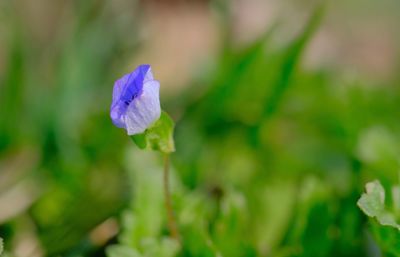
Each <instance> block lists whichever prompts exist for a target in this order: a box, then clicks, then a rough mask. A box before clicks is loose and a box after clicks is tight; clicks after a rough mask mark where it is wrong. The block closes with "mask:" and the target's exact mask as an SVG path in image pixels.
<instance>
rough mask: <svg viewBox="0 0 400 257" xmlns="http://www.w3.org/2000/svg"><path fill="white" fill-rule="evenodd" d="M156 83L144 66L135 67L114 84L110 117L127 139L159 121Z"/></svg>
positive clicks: (159, 109) (149, 68)
mask: <svg viewBox="0 0 400 257" xmlns="http://www.w3.org/2000/svg"><path fill="white" fill-rule="evenodd" d="M159 91H160V83H159V82H158V81H157V80H154V78H153V74H152V73H151V67H150V65H148V64H143V65H140V66H138V67H137V68H136V69H135V70H134V71H133V72H131V73H129V74H126V75H124V76H123V77H122V78H120V79H119V80H117V81H116V82H115V84H114V89H113V99H112V104H111V110H110V116H111V119H112V122H113V123H114V125H115V126H117V127H119V128H124V129H126V131H127V132H128V135H135V134H140V133H143V132H144V131H145V130H146V129H147V128H148V127H149V126H150V125H151V124H153V123H154V122H155V121H157V120H158V119H159V118H160V114H161V108H160V99H159Z"/></svg>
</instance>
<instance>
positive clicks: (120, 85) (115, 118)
mask: <svg viewBox="0 0 400 257" xmlns="http://www.w3.org/2000/svg"><path fill="white" fill-rule="evenodd" d="M152 80H154V79H153V74H152V72H151V67H150V65H148V64H144V65H140V66H138V67H137V68H136V69H135V70H134V71H133V72H131V73H129V74H126V75H124V76H123V77H122V78H120V79H119V80H117V81H116V82H115V84H114V89H113V100H112V104H111V110H110V116H111V120H112V122H113V123H114V125H115V126H117V127H119V128H125V129H126V124H125V115H126V112H127V108H128V106H129V105H130V103H131V102H132V101H133V100H134V99H135V98H137V97H138V96H139V95H141V94H142V90H143V85H144V84H145V83H147V82H148V81H152Z"/></svg>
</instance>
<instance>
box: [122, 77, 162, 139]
mask: <svg viewBox="0 0 400 257" xmlns="http://www.w3.org/2000/svg"><path fill="white" fill-rule="evenodd" d="M159 92H160V83H159V82H158V81H156V80H151V81H147V82H146V83H145V84H144V85H143V92H142V94H141V95H140V96H138V97H137V98H136V99H134V100H133V101H132V102H131V104H130V105H129V106H128V109H127V111H126V115H125V124H126V130H127V132H128V135H135V134H140V133H143V132H144V131H145V130H146V129H147V128H148V127H150V125H152V124H153V123H154V122H156V121H157V120H158V119H159V118H160V115H161V107H160V95H159Z"/></svg>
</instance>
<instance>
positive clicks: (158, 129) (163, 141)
mask: <svg viewBox="0 0 400 257" xmlns="http://www.w3.org/2000/svg"><path fill="white" fill-rule="evenodd" d="M174 126H175V124H174V121H173V120H172V119H171V117H169V115H168V114H167V113H166V112H164V111H162V112H161V116H160V118H159V119H158V120H157V121H156V122H155V123H154V124H153V125H151V126H150V127H149V128H148V129H146V131H145V132H143V133H142V134H138V135H134V136H132V139H133V141H134V142H135V143H136V145H137V146H138V147H139V148H141V149H146V148H147V149H152V150H156V151H160V152H162V153H166V154H168V153H172V152H174V151H175V144H174Z"/></svg>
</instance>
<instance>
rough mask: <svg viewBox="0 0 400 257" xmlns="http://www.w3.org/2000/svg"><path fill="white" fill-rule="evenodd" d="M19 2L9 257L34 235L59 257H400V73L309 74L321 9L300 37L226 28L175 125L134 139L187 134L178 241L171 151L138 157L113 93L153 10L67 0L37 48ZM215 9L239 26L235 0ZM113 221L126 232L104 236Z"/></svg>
mask: <svg viewBox="0 0 400 257" xmlns="http://www.w3.org/2000/svg"><path fill="white" fill-rule="evenodd" d="M14 2H15V1H4V3H1V6H2V7H5V8H4V10H5V11H3V8H0V10H1V11H0V13H1V15H3V16H1V18H2V21H4V25H5V26H6V31H7V32H9V31H10V33H4V41H3V39H2V42H1V43H2V46H3V43H4V46H5V49H6V50H5V51H1V52H2V53H0V54H4V53H5V54H6V56H5V57H6V58H4V67H5V69H3V70H2V71H0V81H1V86H0V91H1V92H0V170H1V172H0V189H1V190H0V203H1V204H3V200H4V199H6V200H7V199H9V198H8V197H9V196H10V195H11V196H13V197H17V198H16V199H18V201H12V202H11V203H12V204H10V202H7V203H6V204H7V207H9V208H7V212H4V210H3V209H1V210H0V214H2V215H0V216H1V217H2V218H3V217H4V216H3V214H4V213H6V214H7V215H9V216H7V217H6V218H4V219H2V220H1V222H2V223H3V224H1V225H0V233H1V236H2V238H4V239H5V241H6V242H12V244H11V243H10V244H7V254H10V256H12V255H11V254H13V252H14V251H15V249H14V248H15V246H17V245H19V244H23V243H25V242H23V241H22V242H21V241H20V240H21V238H22V240H23V239H24V238H25V236H26V238H28V239H29V242H30V243H32V244H35V247H36V248H35V249H40V250H41V251H42V252H43V254H44V255H45V256H66V257H75V256H88V257H94V256H103V255H104V254H107V256H109V257H119V256H121V257H125V256H126V257H133V256H134V257H137V256H141V257H145V256H146V257H147V256H161V257H163V256H165V257H172V256H178V257H180V256H199V257H200V256H201V257H202V256H210V257H215V256H218V257H220V256H229V257H231V256H232V257H235V256H278V257H284V256H288V257H289V256H302V257H309V256H313V257H319V256H321V257H322V256H323V257H326V256H332V257H338V256H379V252H380V251H381V252H382V253H383V254H384V256H399V252H398V249H399V247H398V242H399V241H400V238H399V231H398V229H397V227H398V223H397V222H398V218H399V216H400V193H399V192H400V186H398V185H396V183H395V182H394V181H397V180H398V166H399V160H400V159H399V158H400V157H399V156H400V148H399V145H400V144H399V142H400V136H399V135H400V119H399V117H398V113H400V105H399V104H398V103H399V102H400V90H399V87H396V86H395V85H398V84H399V78H393V79H387V80H385V81H378V82H372V81H371V80H369V79H367V78H363V77H357V79H355V80H353V79H351V80H349V79H348V77H346V76H344V75H343V74H342V73H340V72H337V71H336V70H334V69H330V68H322V67H321V68H319V69H310V68H305V66H304V65H303V62H302V61H303V59H302V56H303V54H304V53H305V52H306V51H309V50H311V51H313V49H311V48H310V40H312V39H313V35H314V33H315V32H316V31H317V29H318V26H319V24H320V22H321V21H322V19H321V18H322V14H323V13H322V11H321V10H320V9H318V10H317V11H316V12H315V13H314V14H313V15H311V18H310V20H309V22H308V23H307V24H304V26H303V29H302V30H300V32H299V33H298V34H296V35H294V36H293V37H286V36H285V37H282V35H280V34H279V33H280V32H281V31H282V30H281V29H282V27H281V26H279V24H278V25H276V26H274V27H272V28H269V29H268V30H267V31H266V32H265V33H264V35H262V36H261V37H260V38H259V39H257V40H255V41H254V42H251V43H250V44H249V45H244V46H241V47H238V46H237V45H235V44H233V43H232V42H233V40H232V38H231V37H230V36H231V33H230V32H231V31H233V29H232V28H229V27H221V28H220V29H221V31H222V33H224V34H223V40H224V41H223V42H222V44H221V48H220V49H219V51H218V52H217V54H216V55H215V56H213V57H214V58H212V59H211V61H210V63H207V67H208V72H205V73H201V72H199V73H200V76H198V77H196V78H193V79H192V80H190V81H189V82H187V87H186V89H185V90H184V91H183V92H181V93H179V94H177V95H173V94H171V95H169V98H166V97H165V96H163V97H161V100H162V101H163V103H162V105H163V106H165V110H168V113H171V115H172V116H173V117H174V118H175V120H176V128H174V123H173V122H172V120H171V119H170V118H169V117H168V116H167V115H166V114H165V113H163V114H162V116H161V118H160V120H159V121H158V122H157V123H155V124H154V126H153V127H152V128H150V129H149V130H148V131H146V132H145V133H144V134H142V135H139V136H135V137H134V140H135V143H136V144H137V145H138V146H139V147H141V148H146V149H154V150H158V151H161V152H172V151H174V150H175V145H174V144H173V140H172V136H174V139H175V143H176V151H175V152H174V154H172V155H171V175H172V177H171V180H172V183H171V189H172V193H173V205H174V206H173V209H174V211H175V215H176V219H177V221H178V222H177V223H178V226H179V231H180V234H181V236H182V242H181V243H177V242H176V241H174V240H173V239H172V238H170V237H169V235H168V229H167V224H166V215H165V207H164V197H163V193H162V170H161V169H162V163H161V160H160V156H159V154H158V153H157V152H153V151H139V150H138V149H137V148H136V147H134V146H133V145H132V142H129V140H127V138H126V135H125V133H124V132H123V131H121V130H118V129H115V127H114V126H113V125H112V124H111V121H110V118H109V105H110V102H111V91H112V84H113V82H114V80H115V79H116V78H118V77H120V75H121V74H123V73H126V72H129V71H130V70H132V68H133V66H135V65H136V63H135V64H133V63H132V60H136V59H135V58H136V55H138V53H141V50H143V48H142V47H143V46H144V45H145V43H146V42H143V41H142V38H145V37H141V36H140V35H141V33H140V32H139V31H137V28H138V27H140V26H142V25H143V20H141V14H142V13H143V12H142V10H141V9H138V6H137V5H135V4H133V5H132V7H130V6H122V7H121V6H120V5H119V4H120V3H121V2H127V3H128V2H129V3H130V2H132V1H95V0H88V1H67V2H68V3H65V6H64V5H63V6H62V9H63V11H62V13H63V15H58V14H57V13H56V12H55V15H54V16H55V17H58V16H60V17H61V18H60V20H59V21H58V22H57V23H54V24H56V25H55V26H56V27H55V28H56V29H57V30H54V31H53V33H52V35H51V38H47V37H46V38H41V39H40V40H37V39H36V36H38V35H35V36H33V35H31V34H30V33H31V32H30V31H31V29H26V28H30V25H31V24H27V23H26V20H25V18H26V19H29V17H30V15H26V17H24V19H22V17H19V15H20V14H21V13H20V12H19V11H18V10H19V5H15V4H14ZM212 5H214V6H216V8H219V10H222V11H224V14H223V16H222V18H226V20H223V23H222V24H223V25H225V26H229V24H230V22H229V18H230V17H231V15H230V13H229V12H230V6H229V3H228V1H213V3H212ZM21 6H22V5H21ZM43 8H46V7H45V6H44V7H43ZM24 10H25V9H24ZM23 13H25V11H23ZM49 13H52V12H50V11H49ZM56 14H57V15H56ZM65 14H66V15H65ZM39 20H41V19H39ZM39 20H38V21H39ZM44 20H45V19H44ZM49 24H50V22H49ZM28 25H29V26H28ZM2 28H3V29H4V27H2ZM32 31H35V30H33V29H32ZM43 31H47V28H43ZM49 31H51V30H50V29H49ZM32 33H34V32H32ZM49 34H50V32H49ZM2 35H3V34H2ZM285 35H286V34H285ZM48 36H49V37H50V35H48ZM277 39H278V40H277ZM177 40H178V39H177ZM179 40H180V39H179ZM277 41H278V43H277ZM146 47H147V45H146ZM3 52H4V53H3ZM174 61H175V60H174ZM2 64H3V63H2ZM154 72H155V73H157V72H158V71H157V70H156V69H155V70H154ZM185 77H186V76H185ZM161 85H162V87H164V86H165V87H164V88H168V85H166V84H165V83H164V82H163V81H161ZM175 129H176V133H175V135H173V132H174V130H175ZM374 180H379V181H380V183H381V184H382V185H381V184H380V183H378V182H372V184H369V185H370V186H369V189H368V188H367V192H366V193H365V194H364V195H362V197H361V199H360V200H359V202H358V204H359V206H360V207H361V209H362V210H363V211H364V212H365V213H366V214H367V215H370V216H371V218H369V219H367V218H366V216H365V215H364V214H363V213H362V212H361V211H360V209H359V208H357V205H356V202H357V200H358V199H359V196H360V194H361V192H362V187H363V186H364V183H365V181H374ZM27 182H29V183H27ZM21 185H23V186H21ZM383 187H384V188H387V189H390V190H387V191H386V194H385V193H384V191H383ZM382 195H384V196H385V197H382ZM383 198H385V200H384V199H383ZM13 199H15V198H13ZM21 199H22V200H21ZM11 210H12V211H14V212H13V213H11ZM8 211H10V212H8ZM109 221H111V223H116V224H118V225H115V224H114V225H113V226H114V227H113V226H111V228H109V227H107V226H106V229H104V227H103V225H104V224H109ZM99 228H101V229H99ZM117 230H118V231H119V233H118V235H116V234H115V231H117ZM99 231H100V232H99ZM20 235H22V236H20ZM99 237H100V238H101V239H103V240H95V239H96V238H99ZM14 242H15V243H14ZM5 254H6V253H3V255H5Z"/></svg>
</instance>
